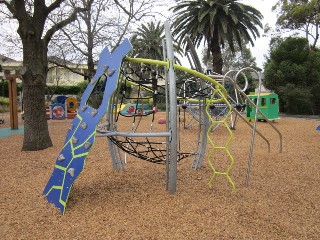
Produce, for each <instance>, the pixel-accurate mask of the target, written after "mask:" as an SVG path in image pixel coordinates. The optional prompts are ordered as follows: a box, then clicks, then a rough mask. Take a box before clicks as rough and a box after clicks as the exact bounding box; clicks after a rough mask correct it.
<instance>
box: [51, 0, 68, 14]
mask: <svg viewBox="0 0 320 240" xmlns="http://www.w3.org/2000/svg"><path fill="white" fill-rule="evenodd" d="M63 1H64V0H56V1H54V2H53V3H51V5H49V6H48V7H47V13H50V12H52V11H53V10H54V9H56V8H58V7H60V4H61V3H62V2H63Z"/></svg>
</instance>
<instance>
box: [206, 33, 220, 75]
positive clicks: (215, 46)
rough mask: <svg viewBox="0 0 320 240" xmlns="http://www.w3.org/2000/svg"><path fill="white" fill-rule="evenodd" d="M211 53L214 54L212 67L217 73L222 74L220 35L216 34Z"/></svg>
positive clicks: (211, 44) (211, 45) (214, 34)
mask: <svg viewBox="0 0 320 240" xmlns="http://www.w3.org/2000/svg"><path fill="white" fill-rule="evenodd" d="M209 48H210V51H211V54H212V67H213V71H214V72H215V73H219V74H222V66H223V60H222V55H221V47H220V42H219V35H218V33H216V32H214V33H213V37H212V39H211V42H210V46H209Z"/></svg>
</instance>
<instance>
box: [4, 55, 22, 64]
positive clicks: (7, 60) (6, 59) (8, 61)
mask: <svg viewBox="0 0 320 240" xmlns="http://www.w3.org/2000/svg"><path fill="white" fill-rule="evenodd" d="M12 62H15V63H17V62H18V61H16V60H14V59H12V58H9V57H7V56H4V55H2V54H0V64H4V63H12Z"/></svg>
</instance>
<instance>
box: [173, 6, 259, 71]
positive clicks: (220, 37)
mask: <svg viewBox="0 0 320 240" xmlns="http://www.w3.org/2000/svg"><path fill="white" fill-rule="evenodd" d="M172 10H173V12H174V13H175V19H174V22H173V27H174V31H173V34H174V35H176V36H177V37H178V39H179V40H180V42H182V41H183V39H184V38H185V36H186V35H187V34H189V35H190V38H191V40H192V41H193V43H194V45H195V46H199V44H200V43H201V41H202V40H203V39H204V40H205V42H206V43H207V46H208V49H209V51H210V52H211V54H212V56H213V61H212V65H213V71H214V72H216V73H220V74H221V73H222V66H223V60H222V55H221V48H223V47H224V46H225V42H228V43H229V46H230V49H231V50H232V51H233V52H234V51H235V49H234V42H237V43H238V45H239V46H240V48H241V47H242V43H241V39H244V40H245V41H246V42H250V43H251V44H252V45H254V43H253V39H256V37H258V36H260V34H259V31H258V27H262V23H261V21H260V20H261V19H262V15H261V13H260V12H259V11H258V10H257V9H255V8H253V7H251V6H248V5H245V4H242V3H240V2H238V1H237V0H188V1H184V0H178V1H177V5H176V6H174V7H173V8H172Z"/></svg>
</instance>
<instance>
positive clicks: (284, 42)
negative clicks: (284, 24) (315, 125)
mask: <svg viewBox="0 0 320 240" xmlns="http://www.w3.org/2000/svg"><path fill="white" fill-rule="evenodd" d="M264 72H265V81H264V84H265V86H266V87H267V88H268V89H270V90H274V91H275V92H276V93H278V94H279V99H280V110H281V111H284V112H288V113H295V114H319V113H320V50H319V49H317V48H315V49H314V50H311V49H310V48H309V46H308V41H307V39H305V38H293V37H289V38H286V39H279V38H278V39H272V42H271V52H270V59H269V60H268V62H267V64H266V65H265V71H264Z"/></svg>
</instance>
